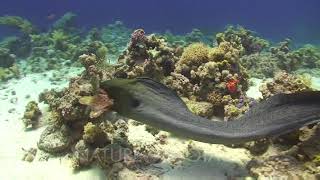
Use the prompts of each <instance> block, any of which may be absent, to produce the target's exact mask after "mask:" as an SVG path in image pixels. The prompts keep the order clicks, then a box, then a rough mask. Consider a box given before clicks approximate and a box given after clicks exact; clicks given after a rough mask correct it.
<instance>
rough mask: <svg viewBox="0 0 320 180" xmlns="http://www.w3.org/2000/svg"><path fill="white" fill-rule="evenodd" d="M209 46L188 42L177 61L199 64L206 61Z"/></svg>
mask: <svg viewBox="0 0 320 180" xmlns="http://www.w3.org/2000/svg"><path fill="white" fill-rule="evenodd" d="M208 53H209V47H208V46H206V45H205V44H203V43H194V44H190V45H189V46H188V47H186V48H185V49H184V52H183V53H182V56H181V58H180V61H179V63H181V64H186V65H195V66H199V65H201V64H202V63H205V62H208Z"/></svg>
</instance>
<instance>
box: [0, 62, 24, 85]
mask: <svg viewBox="0 0 320 180" xmlns="http://www.w3.org/2000/svg"><path fill="white" fill-rule="evenodd" d="M18 77H20V70H19V68H18V66H17V65H16V64H14V65H13V66H11V67H9V68H2V67H0V82H1V81H8V80H9V79H12V78H18Z"/></svg>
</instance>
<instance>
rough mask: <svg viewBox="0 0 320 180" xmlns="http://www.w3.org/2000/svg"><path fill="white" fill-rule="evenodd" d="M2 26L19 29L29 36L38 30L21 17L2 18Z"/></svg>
mask: <svg viewBox="0 0 320 180" xmlns="http://www.w3.org/2000/svg"><path fill="white" fill-rule="evenodd" d="M0 25H6V26H10V27H14V28H17V29H19V30H20V31H21V32H23V33H25V34H27V35H30V34H34V33H36V32H37V30H36V28H35V27H34V26H33V25H32V23H31V22H29V21H28V20H26V19H23V18H21V17H19V16H2V17H0Z"/></svg>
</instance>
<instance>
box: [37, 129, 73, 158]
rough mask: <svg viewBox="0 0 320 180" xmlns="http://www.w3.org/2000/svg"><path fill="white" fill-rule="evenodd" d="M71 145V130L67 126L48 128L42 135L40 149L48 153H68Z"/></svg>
mask: <svg viewBox="0 0 320 180" xmlns="http://www.w3.org/2000/svg"><path fill="white" fill-rule="evenodd" d="M70 145H71V137H70V130H69V129H68V128H67V127H66V126H64V125H63V126H61V127H57V126H48V127H47V128H46V129H45V130H44V131H43V132H42V134H41V136H40V140H39V142H38V148H39V149H41V150H43V151H45V152H48V153H61V152H64V151H67V150H68V148H69V147H70Z"/></svg>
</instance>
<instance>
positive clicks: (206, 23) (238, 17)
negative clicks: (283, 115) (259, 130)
mask: <svg viewBox="0 0 320 180" xmlns="http://www.w3.org/2000/svg"><path fill="white" fill-rule="evenodd" d="M68 11H71V12H74V13H76V14H77V15H78V18H77V20H78V25H79V26H80V27H82V28H85V29H89V28H90V27H92V26H103V25H105V24H109V23H112V22H114V21H115V20H121V21H123V22H124V23H125V24H126V25H127V26H128V27H130V28H140V27H143V28H144V29H145V30H146V31H147V32H164V31H166V30H170V31H171V32H174V33H180V34H181V33H186V32H190V31H191V29H192V28H200V29H203V30H205V31H208V32H216V31H221V30H222V29H223V28H224V27H225V26H226V25H228V24H240V25H243V26H245V27H247V28H249V29H252V30H254V31H256V32H258V33H259V34H260V35H261V36H263V37H266V38H269V39H273V40H281V39H284V38H285V37H291V38H293V39H294V40H295V42H301V43H308V42H310V43H312V42H313V43H319V42H320V23H319V22H320V21H319V19H320V1H319V0H255V1H254V0H224V1H217V0H136V1H134V0H114V1H106V0H104V1H103V0H91V1H89V0H45V1H40V0H2V1H1V6H0V15H5V14H7V15H18V16H23V17H25V18H28V19H29V20H30V21H32V22H34V23H35V24H36V25H38V26H39V27H41V29H43V30H45V29H47V28H48V27H49V26H50V24H51V23H52V22H53V21H54V19H51V20H49V19H48V18H47V16H48V15H50V14H54V15H55V16H56V18H58V17H59V16H61V15H63V14H64V13H66V12H68ZM10 33H11V29H7V28H4V27H0V34H1V35H2V36H3V35H8V34H10Z"/></svg>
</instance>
